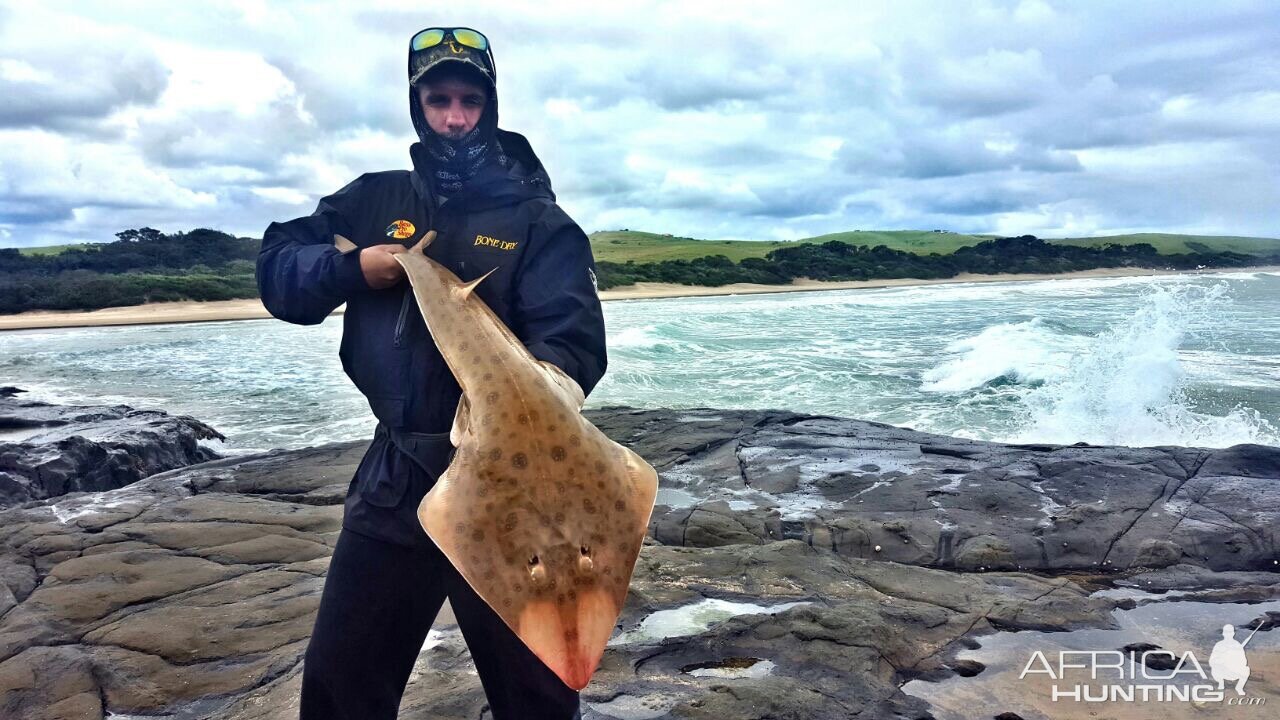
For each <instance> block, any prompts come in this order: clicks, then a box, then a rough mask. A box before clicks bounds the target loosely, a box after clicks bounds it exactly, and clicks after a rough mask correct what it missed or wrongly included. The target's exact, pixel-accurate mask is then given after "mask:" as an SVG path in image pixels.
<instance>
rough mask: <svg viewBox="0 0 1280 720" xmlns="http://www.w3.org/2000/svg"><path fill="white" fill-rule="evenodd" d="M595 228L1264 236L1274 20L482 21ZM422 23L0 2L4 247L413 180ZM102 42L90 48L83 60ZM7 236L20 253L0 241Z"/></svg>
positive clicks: (672, 10)
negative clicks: (407, 61) (408, 48)
mask: <svg viewBox="0 0 1280 720" xmlns="http://www.w3.org/2000/svg"><path fill="white" fill-rule="evenodd" d="M454 10H455V11H456V12H453V13H451V15H453V16H454V17H456V20H457V22H458V23H459V24H464V25H469V26H472V27H477V28H479V29H481V30H483V31H485V32H486V33H487V34H488V35H489V36H490V38H491V40H492V41H493V44H494V51H495V54H496V56H497V62H498V77H499V83H498V87H499V97H500V103H499V107H500V109H501V118H502V123H501V124H502V126H503V127H506V128H509V129H512V130H517V131H520V132H522V133H524V134H525V135H527V136H528V137H529V139H530V140H531V142H532V143H533V146H534V148H535V149H536V151H537V152H538V154H539V156H540V157H541V159H542V160H543V162H544V163H545V164H546V166H547V167H548V169H549V171H550V172H551V175H552V180H553V185H554V186H555V188H556V191H557V194H558V196H559V198H560V201H561V204H562V205H563V206H564V207H565V208H566V209H567V210H568V211H569V212H570V213H571V214H572V215H573V216H574V217H575V218H576V219H577V220H578V221H579V223H580V224H582V225H583V226H584V228H586V229H587V230H589V231H590V230H599V229H610V228H617V227H630V228H633V229H648V230H652V231H656V232H670V233H673V234H676V235H688V236H702V237H716V238H735V237H736V238H759V239H787V238H794V237H801V236H805V235H814V234H819V233H824V232H833V231H839V230H847V229H853V228H876V227H886V228H925V229H932V228H935V227H937V228H947V229H952V230H968V231H981V232H998V233H1004V234H1021V233H1024V232H1035V233H1038V234H1043V235H1047V236H1056V235H1078V234H1087V233H1105V232H1112V231H1121V230H1162V231H1173V232H1176V231H1196V232H1217V233H1224V234H1226V233H1230V234H1255V235H1272V236H1275V235H1280V221H1277V219H1276V216H1275V214H1274V207H1275V206H1276V205H1277V203H1278V202H1280V169H1278V168H1280V140H1278V139H1277V137H1278V136H1277V132H1276V131H1277V130H1278V129H1280V128H1277V123H1278V122H1280V121H1278V120H1277V118H1280V94H1278V93H1277V92H1276V88H1275V83H1274V69H1275V68H1276V67H1280V50H1278V49H1277V45H1276V43H1274V41H1273V37H1272V35H1273V31H1274V28H1275V27H1276V26H1277V25H1280V7H1277V6H1276V5H1275V4H1274V3H1268V2H1265V1H1263V0H1257V1H1255V2H1239V3H1231V4H1226V5H1224V4H1214V3H1177V4H1176V8H1173V9H1172V10H1171V6H1170V5H1169V4H1168V3H1164V2H1154V1H1152V2H1134V3H1123V4H1119V5H1117V4H1115V3H1106V2H1100V1H1099V2H1092V1H1090V2H1062V1H1059V0H1021V1H1015V0H972V1H971V2H963V3H934V2H925V1H924V0H912V1H908V2H890V1H889V0H879V1H873V2H864V3H856V4H833V3H825V2H816V1H808V0H793V1H791V2H788V3H785V4H776V3H764V2H746V3H685V4H674V3H653V4H649V3H640V2H621V3H612V4H608V5H603V6H602V5H598V4H595V5H589V4H586V3H580V2H565V1H559V0H557V1H555V2H550V3H544V4H538V5H536V6H534V5H513V4H510V3H502V2H497V1H496V0H492V1H491V0H477V1H475V2H471V3H468V4H466V5H465V6H458V7H457V8H454ZM436 19H437V18H436V17H435V16H434V14H433V13H430V12H424V11H423V9H422V6H421V5H420V4H416V3H402V2H380V3H376V4H373V5H371V6H368V7H365V8H363V9H362V8H357V6H353V5H351V4H348V3H341V2H337V0H331V1H330V2H308V3H303V2H269V1H267V0H229V1H228V2H217V3H199V4H194V3H176V4H175V3H160V2H154V1H147V0H143V1H140V2H135V3H128V4H124V5H121V4H119V3H106V2H98V3H80V2H76V3H71V2H62V3H59V2H54V3H41V4H38V5H37V4H33V3H22V4H18V3H14V4H11V5H9V6H2V7H0V48H2V49H0V93H3V96H4V97H5V98H6V103H4V104H3V107H0V236H3V238H4V242H5V244H16V245H25V244H42V243H52V242H67V239H68V238H69V237H70V238H75V239H93V240H110V239H111V235H112V233H114V232H115V231H117V230H120V229H123V228H126V227H137V226H141V225H150V226H153V227H158V228H161V229H166V230H185V229H191V228H194V227H199V226H212V227H219V228H221V229H224V230H228V231H230V232H235V233H237V234H244V235H258V234H260V233H261V231H262V229H263V228H265V226H266V225H267V224H268V223H269V222H271V221H273V220H281V219H287V218H289V217H295V216H297V215H301V214H307V213H309V212H310V211H311V210H312V208H313V207H314V204H315V201H316V200H317V199H318V198H319V197H320V196H322V195H325V194H328V193H331V192H333V191H335V190H337V189H338V188H340V187H342V186H343V185H345V184H346V183H347V182H349V181H350V180H352V179H354V178H355V177H356V176H357V175H359V174H361V173H363V172H369V171H376V170H382V169H391V168H404V167H408V164H409V160H408V153H407V149H408V145H409V143H410V142H411V141H412V140H413V132H412V129H411V127H410V124H409V120H408V117H407V114H408V99H407V89H406V88H405V76H404V74H405V66H404V56H403V52H404V46H405V45H406V44H407V40H408V37H409V35H410V34H411V33H412V32H413V31H414V30H416V29H418V28H420V27H424V26H427V25H429V24H430V23H431V22H432V21H434V20H436ZM85 38H92V39H93V41H92V43H87V44H86V42H85ZM5 233H7V234H5Z"/></svg>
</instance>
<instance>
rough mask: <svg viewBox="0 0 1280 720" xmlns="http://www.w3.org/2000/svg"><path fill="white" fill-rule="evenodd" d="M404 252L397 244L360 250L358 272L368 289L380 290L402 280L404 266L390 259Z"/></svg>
mask: <svg viewBox="0 0 1280 720" xmlns="http://www.w3.org/2000/svg"><path fill="white" fill-rule="evenodd" d="M404 251H405V247H404V246H403V245H399V244H397V243H387V244H386V245H371V246H369V247H367V248H362V249H361V250H360V270H362V271H363V272H364V281H365V282H367V283H369V287H371V288H373V289H374V290H381V289H383V288H389V287H391V286H392V285H395V284H396V283H398V282H400V281H401V280H403V279H404V266H403V265H401V264H400V263H398V262H396V259H395V258H393V257H391V256H392V255H396V254H399V253H402V252H404Z"/></svg>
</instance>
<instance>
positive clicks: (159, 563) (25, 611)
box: [0, 406, 1280, 720]
mask: <svg viewBox="0 0 1280 720" xmlns="http://www.w3.org/2000/svg"><path fill="white" fill-rule="evenodd" d="M6 407H8V408H11V407H12V406H6ZM15 412H16V413H17V414H19V415H21V414H22V412H25V411H13V410H11V409H6V410H4V414H5V415H6V416H11V415H13V414H14V413H15ZM31 412H46V413H52V412H53V411H50V410H48V409H47V408H46V409H44V410H38V411H37V410H32V411H31ZM135 412H136V411H135ZM588 414H589V416H590V417H591V419H592V421H593V422H595V423H596V424H597V425H598V426H599V427H600V428H601V429H602V430H604V431H605V432H606V433H607V434H608V435H609V436H610V437H612V438H614V439H615V440H617V441H619V442H622V443H624V444H626V445H628V446H629V447H632V448H633V449H635V450H636V451H637V452H639V453H640V454H641V455H642V456H644V457H645V458H646V459H647V460H648V461H649V462H650V463H652V464H653V465H654V466H655V467H656V468H658V470H659V472H660V482H661V490H660V494H659V498H658V500H659V505H658V507H657V508H655V511H654V513H653V518H652V522H651V525H650V537H649V538H647V539H646V545H645V547H644V549H643V551H642V552H641V556H640V560H639V562H638V563H637V566H636V570H635V575H634V578H633V582H632V588H631V594H630V596H629V598H628V604H627V606H626V608H625V609H624V612H623V615H622V617H621V619H620V623H619V628H618V633H617V634H616V635H615V637H614V639H613V641H611V646H610V648H609V650H608V651H607V652H606V654H605V657H604V660H603V662H602V664H601V667H600V670H599V671H598V672H597V674H596V676H595V678H594V679H593V680H592V683H591V684H590V685H589V686H588V687H587V689H586V690H584V691H583V694H582V698H583V717H584V718H587V719H589V720H591V719H596V718H598V719H601V720H607V719H609V718H617V719H619V720H643V719H645V718H708V719H709V718H735V719H736V718H760V719H764V718H771V719H774V718H796V719H800V718H804V719H806V720H807V719H814V718H817V719H822V718H851V717H859V718H875V719H880V718H904V719H905V718H910V719H912V720H920V719H923V718H932V717H938V715H935V714H934V712H933V710H931V706H930V704H929V703H927V702H925V701H924V700H923V699H921V698H919V697H916V696H913V695H910V694H907V693H905V692H903V689H902V686H903V685H904V684H906V683H908V682H911V681H936V680H943V679H947V678H954V677H956V676H957V675H959V676H963V677H969V676H972V675H976V676H977V677H976V678H975V680H978V679H981V678H982V677H983V674H982V672H983V668H982V666H981V663H974V662H973V661H971V660H964V659H960V658H959V657H958V656H959V655H960V654H961V653H962V652H963V651H965V650H966V649H971V648H974V647H976V646H980V645H981V643H982V642H983V640H984V637H986V636H988V635H989V634H992V633H996V632H1002V633H1007V632H1025V631H1040V632H1043V631H1059V632H1061V631H1072V630H1077V629H1082V628H1114V627H1116V624H1117V623H1116V620H1115V612H1116V611H1117V610H1118V609H1124V608H1133V607H1135V606H1136V605H1139V604H1142V603H1149V602H1161V601H1164V600H1166V599H1168V600H1172V599H1173V598H1175V597H1176V598H1177V599H1178V600H1186V599H1195V600H1200V601H1207V602H1215V603H1236V604H1241V603H1262V602H1263V601H1271V600H1276V599H1280V543H1278V542H1277V540H1278V539H1280V538H1277V532H1278V528H1280V522H1278V520H1280V517H1278V516H1280V448H1273V447H1266V446H1259V445H1238V446H1235V447H1232V448H1226V449H1221V450H1214V449H1197V448H1179V447H1159V448H1141V449H1139V448H1123V447H1093V446H1084V445H1078V446H1057V445H1003V444H998V443H987V442H980V441H970V440H961V439H956V438H950V437H945V436H940V435H932V434H928V433H922V432H916V431H913V430H909V429H905V428H897V427H893V426H888V425H883V424H879V423H870V422H863V421H858V420H849V419H841V418H831V417H821V416H810V415H800V414H795V413H788V412H778V411H727V410H709V409H708V410H701V409H700V410H678V411H676V410H635V409H631V408H605V409H600V410H593V411H591V412H589V413H588ZM51 417H52V415H51ZM57 417H59V418H63V417H65V416H57ZM153 420H154V418H153ZM101 422H102V423H103V424H104V425H103V426H100V427H105V426H108V425H111V424H112V423H124V425H123V426H122V427H128V424H129V423H134V425H136V424H137V423H138V422H139V419H138V418H136V417H135V416H131V415H129V414H128V412H125V411H122V412H121V413H120V417H119V418H118V419H103V420H102V421H101ZM171 422H176V425H175V429H174V430H173V432H174V433H175V436H177V437H178V439H177V440H176V441H175V444H176V445H182V444H183V443H185V442H186V440H185V437H186V436H185V435H184V433H190V434H191V435H192V436H193V437H195V436H198V435H199V433H200V432H201V431H200V430H199V429H198V428H199V426H190V425H186V424H185V422H186V420H185V419H177V420H176V421H171ZM192 422H194V421H192ZM183 428H186V429H185V430H184V429H183ZM208 430H209V431H210V432H214V431H212V429H208ZM59 432H60V433H61V434H60V435H58V436H56V437H52V436H51V437H49V438H47V439H46V440H44V441H43V442H32V441H33V440H35V441H39V440H40V438H38V437H35V436H32V437H28V438H26V439H25V442H26V444H28V445H31V446H32V448H34V449H32V448H29V449H27V451H26V452H27V453H28V454H27V455H24V456H23V457H33V456H34V455H33V453H36V452H37V450H38V449H39V447H46V446H47V447H50V448H51V447H58V446H57V443H58V442H62V441H63V440H65V439H66V438H67V437H70V436H71V433H72V429H71V428H70V427H68V425H62V426H60V429H59ZM100 432H105V431H102V430H100ZM157 442H159V441H158V440H157ZM192 442H193V444H194V440H193V441H192ZM13 444H15V443H14V442H10V443H9V445H13ZM17 444H22V443H21V442H18V443H17ZM364 447H365V442H363V441H362V442H353V443H338V444H331V445H326V446H322V447H316V448H308V449H304V450H296V451H272V452H269V453H264V454H260V455H254V456H248V457H238V458H229V459H216V460H212V461H204V462H201V460H202V459H193V460H191V462H193V463H198V464H191V465H189V466H187V467H180V468H178V469H172V470H168V471H167V472H160V473H159V474H154V475H150V476H149V477H145V479H142V480H138V481H136V482H132V483H131V484H128V485H124V486H122V487H119V488H118V489H106V488H95V489H96V490H98V491H97V492H93V493H80V492H77V493H72V494H68V495H65V496H62V497H48V498H45V497H43V496H38V495H33V497H35V498H38V499H29V500H27V501H25V502H24V503H23V504H22V505H21V506H18V507H12V508H9V509H7V510H0V716H3V717H22V718H31V719H33V720H38V719H44V718H47V719H50V720H52V719H54V718H67V719H70V718H77V719H78V718H104V717H113V716H114V717H124V718H134V717H140V716H146V717H163V718H172V719H175V720H176V719H178V718H181V719H184V720H186V719H190V720H195V719H197V718H219V719H223V718H228V719H231V720H249V719H266V718H295V717H296V716H297V695H298V689H299V682H300V677H301V674H300V670H301V658H302V653H303V651H304V649H305V647H306V641H307V637H308V635H309V633H310V630H311V623H312V619H313V617H314V612H315V609H316V606H317V604H318V602H319V594H320V590H321V587H322V586H323V577H324V572H325V567H326V565H327V561H328V556H329V554H330V552H331V549H332V546H333V543H334V542H335V540H336V537H337V532H338V530H339V526H340V521H341V513H342V504H341V503H342V499H343V498H344V496H345V494H346V490H347V486H348V483H349V481H350V479H351V476H352V474H353V472H354V470H355V467H356V465H357V463H358V462H359V460H360V457H361V455H362V453H363V450H364ZM9 452H13V451H9ZM138 452H140V453H142V454H143V455H144V456H145V455H146V453H147V452H153V450H138ZM46 453H51V451H50V450H46ZM126 454H127V452H126ZM6 457H8V455H6ZM63 486H64V487H70V488H73V489H80V486H76V485H75V484H74V483H73V482H67V483H63ZM41 487H44V486H41ZM45 492H46V494H49V495H51V494H52V493H51V492H50V491H49V490H46V491H45ZM1138 595H1140V596H1141V598H1140V599H1136V600H1135V597H1136V596H1138ZM1258 607H1259V608H1262V607H1264V606H1262V605H1259V606H1258ZM1267 607H1269V606H1267ZM1251 617H1252V616H1251ZM1251 622H1252V620H1251ZM1258 622H1259V624H1261V625H1266V628H1267V632H1266V633H1263V635H1264V636H1267V635H1269V633H1270V629H1271V628H1272V627H1275V626H1276V625H1277V624H1280V616H1278V617H1275V618H1271V616H1269V615H1266V613H1265V612H1263V611H1262V610H1261V609H1260V610H1259V611H1258ZM1219 627H1220V626H1219ZM1271 645H1274V641H1271ZM1258 647H1262V645H1259V646H1258ZM1251 683H1254V687H1255V688H1256V691H1257V692H1259V693H1263V694H1266V693H1280V678H1277V677H1268V676H1267V675H1265V674H1263V675H1259V676H1258V677H1256V678H1255V679H1254V680H1252V681H1251ZM1275 702H1280V696H1278V699H1277V700H1275ZM485 708H486V703H485V700H484V695H483V691H482V690H481V687H480V683H479V679H478V677H477V676H476V675H475V671H474V668H473V666H472V665H471V663H470V659H469V656H468V654H467V652H466V647H465V643H463V641H462V638H461V635H460V633H459V632H458V631H457V628H456V627H455V626H453V625H452V622H451V618H450V617H449V616H448V615H447V614H442V616H441V618H439V619H438V620H437V623H436V627H435V629H433V631H432V634H431V636H430V637H429V638H428V642H427V644H426V646H425V647H424V648H423V651H422V654H421V655H420V657H419V661H418V664H417V666H416V667H415V670H414V675H413V678H412V679H411V681H410V685H409V688H408V690H407V692H406V695H405V699H404V702H403V704H402V706H401V717H406V718H418V717H421V718H427V717H431V718H482V717H487V714H486V710H485ZM1010 711H1012V708H1010ZM1176 712H1177V711H1176V710H1166V711H1165V714H1164V715H1163V717H1166V718H1174V717H1180V716H1179V715H1177V714H1176ZM994 716H996V715H995V714H994V713H992V714H987V715H982V716H981V717H994ZM1007 717H1008V718H1013V717H1024V716H1023V715H1018V714H1016V713H1015V714H1011V715H1008V716H1007ZM1032 717H1037V716H1036V715H1025V718H1026V720H1031V718H1032Z"/></svg>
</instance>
